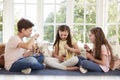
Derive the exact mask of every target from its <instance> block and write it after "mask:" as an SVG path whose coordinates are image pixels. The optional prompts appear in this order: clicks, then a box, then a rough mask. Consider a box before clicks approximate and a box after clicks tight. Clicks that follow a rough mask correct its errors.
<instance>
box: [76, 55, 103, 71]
mask: <svg viewBox="0 0 120 80" xmlns="http://www.w3.org/2000/svg"><path fill="white" fill-rule="evenodd" d="M78 58H79V63H78V65H79V66H82V67H83V68H85V69H87V70H89V71H94V72H103V70H102V69H101V67H100V66H99V65H98V64H97V63H95V62H93V61H90V60H88V59H86V58H84V57H82V56H79V57H78Z"/></svg>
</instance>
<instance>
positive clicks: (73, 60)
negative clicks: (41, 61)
mask: <svg viewBox="0 0 120 80" xmlns="http://www.w3.org/2000/svg"><path fill="white" fill-rule="evenodd" d="M78 61H79V60H78V57H76V56H73V57H71V58H70V59H68V60H66V61H64V62H62V63H61V64H62V65H64V66H75V65H76V64H77V63H78Z"/></svg>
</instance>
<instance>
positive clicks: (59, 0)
mask: <svg viewBox="0 0 120 80" xmlns="http://www.w3.org/2000/svg"><path fill="white" fill-rule="evenodd" d="M65 2H66V0H56V3H65Z"/></svg>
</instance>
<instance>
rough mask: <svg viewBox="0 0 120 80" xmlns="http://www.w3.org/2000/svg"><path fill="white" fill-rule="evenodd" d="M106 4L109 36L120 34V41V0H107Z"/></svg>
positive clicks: (119, 35)
mask: <svg viewBox="0 0 120 80" xmlns="http://www.w3.org/2000/svg"><path fill="white" fill-rule="evenodd" d="M106 5H107V6H108V7H107V15H108V19H107V31H108V33H107V36H108V37H111V36H114V35H118V37H119V42H120V2H119V0H107V4H106ZM117 29H118V30H117Z"/></svg>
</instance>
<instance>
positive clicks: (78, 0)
mask: <svg viewBox="0 0 120 80" xmlns="http://www.w3.org/2000/svg"><path fill="white" fill-rule="evenodd" d="M75 2H76V3H80V4H84V3H85V2H86V3H89V4H90V3H96V0H75Z"/></svg>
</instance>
